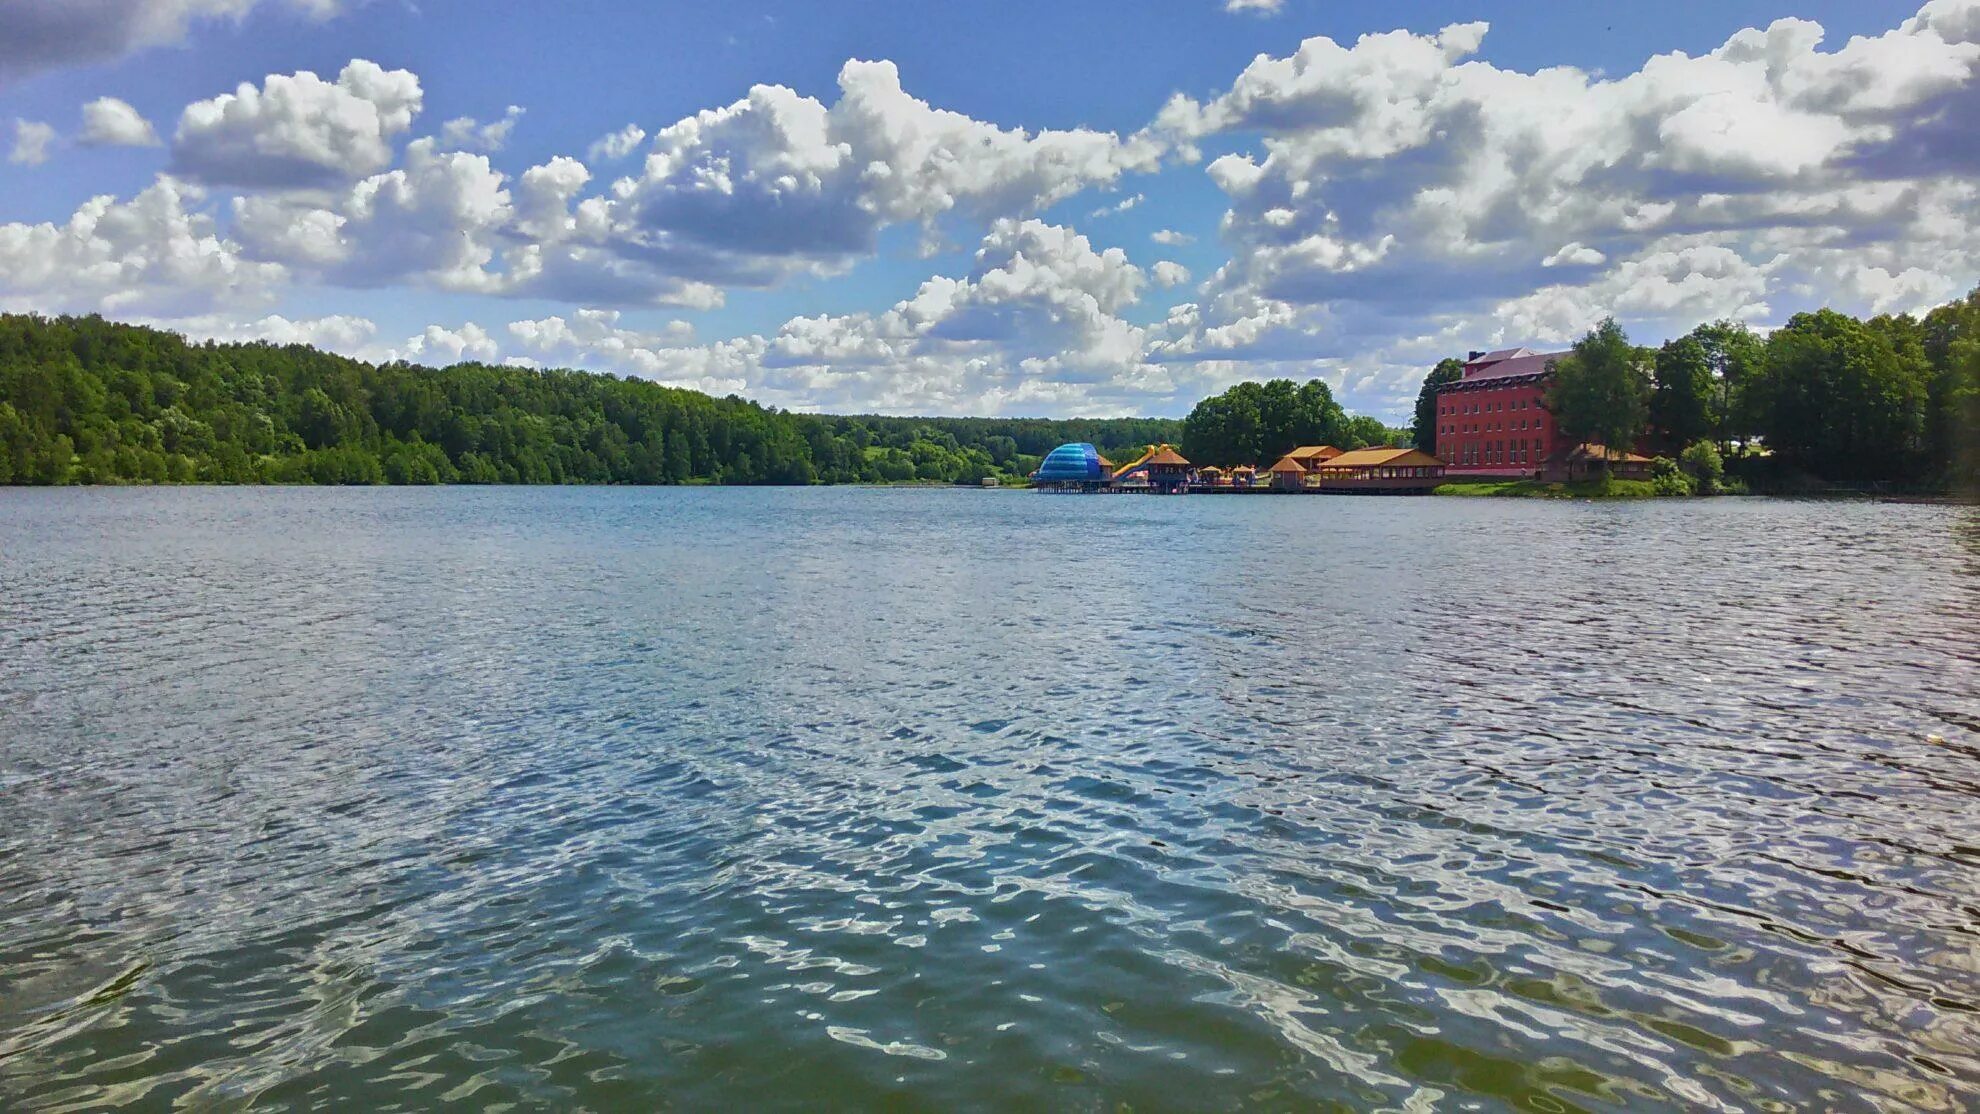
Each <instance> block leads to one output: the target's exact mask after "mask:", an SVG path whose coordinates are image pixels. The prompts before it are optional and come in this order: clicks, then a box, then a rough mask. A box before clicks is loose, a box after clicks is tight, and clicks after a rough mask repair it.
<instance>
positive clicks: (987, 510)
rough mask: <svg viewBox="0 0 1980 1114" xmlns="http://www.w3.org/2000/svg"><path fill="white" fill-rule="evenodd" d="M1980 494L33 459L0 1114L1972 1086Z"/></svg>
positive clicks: (1577, 1099)
mask: <svg viewBox="0 0 1980 1114" xmlns="http://www.w3.org/2000/svg"><path fill="white" fill-rule="evenodd" d="M1976 589H1980V523H1977V522H1976V519H1975V516H1974V514H1973V512H1972V511H1970V510H1961V509H1954V508H1947V507H1921V506H1895V505H1878V504H1872V503H1826V502H1825V503H1814V502H1809V503H1802V502H1784V501H1783V502H1775V501H1761V500H1718V501H1707V502H1697V503H1676V502H1657V503H1643V504H1615V505H1591V504H1576V503H1551V502H1530V501H1503V500H1461V499H1414V500H1407V499H1346V498H1333V499H1328V498H1310V499H1283V498H1271V499H1266V498H1259V499H1243V498H1203V497H1196V498H1187V499H1153V498H1143V499H1125V498H1065V497H1059V498H1047V497H1041V496H1037V495H1033V494H1030V493H1020V492H975V491H928V490H857V489H837V490H831V489H816V490H694V489H672V490H669V489H643V490H631V489H616V490H615V489H588V490H579V489H508V490H501V489H489V490H483V489H455V490H424V491H414V490H349V491H346V490H70V491H19V490H15V491H0V1108H6V1109H10V1110H42V1109H48V1110H55V1109H85V1108H97V1107H101V1106H104V1105H109V1104H118V1103H130V1104H137V1105H139V1106H143V1107H148V1108H163V1107H169V1106H171V1105H173V1104H175V1103H177V1104H182V1105H185V1106H189V1107H194V1108H208V1107H214V1106H220V1107H237V1106H242V1105H248V1104H252V1105H256V1106H263V1107H269V1108H291V1109H294V1108H323V1109H391V1108H396V1107H407V1108H414V1107H420V1108H423V1107H431V1106H436V1105H445V1104H449V1103H457V1104H460V1105H462V1106H466V1107H485V1106H490V1105H494V1104H498V1103H505V1102H508V1103H520V1104H523V1105H526V1106H542V1105H549V1106H555V1107H565V1108H575V1107H587V1108H591V1109H598V1110H606V1109H625V1110H640V1109H651V1108H654V1107H656V1106H671V1107H678V1108H727V1109H761V1108H765V1107H775V1106H795V1105H827V1106H836V1107H875V1106H884V1107H889V1108H915V1109H944V1108H949V1109H953V1108H955V1107H957V1106H962V1105H971V1106H985V1105H999V1106H1008V1107H1028V1108H1039V1107H1046V1108H1054V1109H1094V1110H1113V1109H1116V1108H1117V1107H1119V1106H1120V1105H1121V1104H1126V1105H1127V1106H1129V1107H1132V1108H1133V1109H1136V1110H1151V1109H1176V1108H1186V1109H1229V1108H1240V1107H1258V1108H1290V1107H1300V1108H1308V1107H1313V1106H1323V1107H1339V1108H1343V1109H1369V1108H1378V1107H1388V1108H1396V1109H1417V1110H1429V1109H1462V1108H1478V1109H1529V1110H1539V1111H1560V1110H1572V1109H1657V1108H1667V1107H1688V1108H1705V1109H1749V1110H1751V1109H1806V1108H1826V1109H1839V1110H1851V1109H1871V1108H1880V1107H1881V1108H1894V1107H1906V1108H1918V1109H1927V1110H1960V1109H1967V1110H1970V1109H1974V1108H1975V1107H1976V1105H1977V1104H1980V1014H1976V1012H1975V1011H1976V1010H1980V602H1976V601H1980V591H1977V590H1976Z"/></svg>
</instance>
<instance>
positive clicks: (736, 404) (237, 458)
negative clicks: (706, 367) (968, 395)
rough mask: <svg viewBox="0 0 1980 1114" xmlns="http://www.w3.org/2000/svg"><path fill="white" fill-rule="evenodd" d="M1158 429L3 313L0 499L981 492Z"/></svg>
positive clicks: (1168, 423) (1166, 428)
mask: <svg viewBox="0 0 1980 1114" xmlns="http://www.w3.org/2000/svg"><path fill="white" fill-rule="evenodd" d="M1180 436H1181V423H1180V422H1177V421H1175V420H1172V419H1161V418H1109V419H1074V420H1066V421H1053V420H1047V419H1031V418H1020V419H999V418H893V417H878V416H865V415H861V416H847V417H831V416H819V415H809V414H793V413H788V412H785V411H780V410H776V409H772V408H766V407H762V406H758V405H756V404H755V403H752V402H748V401H746V400H744V399H741V398H737V397H734V396H731V397H727V398H712V397H710V396H708V395H705V394H701V393H699V392H696V391H686V390H678V389H675V388H670V387H663V386H660V385H659V384H656V383H650V382H646V381H643V380H636V379H621V378H618V377H616V376H611V375H596V374H590V373H585V372H574V371H537V370H532V369H528V368H513V367H490V366H487V365H483V364H458V365H455V366H453V367H448V368H437V369H436V368H426V367H419V366H415V365H412V364H405V363H393V364H384V365H372V364H367V363H364V362H362V361H358V360H350V359H345V358H344V357H341V356H334V355H331V354H329V353H325V352H319V351H316V350H315V349H312V348H308V347H304V346H301V345H291V346H285V347H278V346H275V345H269V344H192V343H188V342H187V341H186V340H185V339H184V338H183V337H180V336H178V335H177V334H174V333H167V332H161V331H159V330H155V329H148V328H141V327H137V326H130V325H118V324H112V323H110V322H107V321H104V320H102V319H101V318H95V317H85V318H57V319H48V318H40V317H31V316H17V315H0V483H113V482H114V483H129V482H138V483H144V482H211V483H266V482H275V483H455V482H465V483H643V484H659V483H675V484H677V483H693V482H709V483H771V484H804V483H814V482H823V483H854V482H882V481H909V480H919V481H924V482H965V483H973V482H976V481H977V480H979V479H981V478H982V477H984V476H990V475H1001V476H1003V477H1005V478H1007V479H1021V478H1022V477H1023V476H1025V475H1026V474H1028V473H1029V472H1030V471H1031V470H1032V469H1033V468H1035V467H1037V463H1038V459H1039V458H1040V457H1041V456H1043V455H1044V454H1045V453H1047V452H1049V451H1051V449H1052V447H1053V446H1054V445H1057V444H1060V443H1062V442H1064V441H1092V442H1094V443H1095V444H1096V445H1099V446H1100V448H1101V451H1103V452H1109V453H1116V454H1124V453H1127V452H1129V451H1131V450H1135V449H1138V448H1139V447H1140V446H1143V445H1146V444H1149V443H1152V442H1158V441H1175V440H1177V439H1179V438H1180Z"/></svg>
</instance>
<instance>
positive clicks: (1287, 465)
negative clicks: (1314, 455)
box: [1271, 453, 1306, 472]
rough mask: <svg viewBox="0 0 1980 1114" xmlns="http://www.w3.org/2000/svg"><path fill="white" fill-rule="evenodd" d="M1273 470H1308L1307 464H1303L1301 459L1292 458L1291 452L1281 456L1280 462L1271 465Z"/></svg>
mask: <svg viewBox="0 0 1980 1114" xmlns="http://www.w3.org/2000/svg"><path fill="white" fill-rule="evenodd" d="M1271 471H1274V472H1304V471H1306V466H1305V465H1304V464H1301V463H1300V462H1299V461H1297V460H1294V459H1293V458H1292V455H1291V454H1290V453H1288V454H1287V455H1285V456H1282V457H1280V458H1279V462H1278V463H1277V464H1274V465H1273V466H1272V467H1271Z"/></svg>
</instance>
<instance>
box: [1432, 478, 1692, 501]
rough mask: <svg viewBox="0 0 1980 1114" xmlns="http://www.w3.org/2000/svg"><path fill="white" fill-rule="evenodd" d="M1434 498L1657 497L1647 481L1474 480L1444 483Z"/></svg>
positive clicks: (1654, 487)
mask: <svg viewBox="0 0 1980 1114" xmlns="http://www.w3.org/2000/svg"><path fill="white" fill-rule="evenodd" d="M1435 494H1437V495H1462V496H1472V497H1479V496H1497V497H1501V498H1511V499H1649V498H1652V497H1654V496H1656V494H1657V489H1656V486H1655V485H1653V484H1652V483H1650V481H1648V480H1608V481H1606V482H1604V481H1602V480H1584V481H1579V482H1576V483H1542V482H1540V481H1539V480H1489V481H1488V480H1474V481H1466V482H1461V483H1447V484H1444V485H1443V486H1441V487H1439V488H1437V490H1436V492H1435Z"/></svg>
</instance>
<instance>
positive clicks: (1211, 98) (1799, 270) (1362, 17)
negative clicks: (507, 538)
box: [0, 0, 1980, 422]
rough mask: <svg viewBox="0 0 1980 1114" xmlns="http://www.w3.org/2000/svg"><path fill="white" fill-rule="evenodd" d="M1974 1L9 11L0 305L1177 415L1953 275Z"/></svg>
mask: <svg viewBox="0 0 1980 1114" xmlns="http://www.w3.org/2000/svg"><path fill="white" fill-rule="evenodd" d="M1974 120H1980V0H1930V2H1928V3H1924V4H1923V5H1922V6H1921V5H1919V4H1917V3H1884V2H1881V0H1847V2H1831V0H1783V2H1772V0H1718V2H1715V3H1702V2H1687V0H1669V2H1666V3H1660V4H1628V5H1622V4H1615V5H1611V4H1578V5H1565V4H1559V3H1555V2H1552V0H1548V2H1524V0H1423V2H1418V3H1409V4H1396V3H1391V2H1359V0H1166V2H1160V3H1155V2H1149V0H1135V2H1120V3H1111V2H1081V3H1066V2H1064V0H1057V2H1054V3H1032V2H1029V0H1006V2H1003V3H990V2H958V3H949V4H926V3H915V4H907V3H878V2H873V3H862V2H853V0H845V2H834V3H817V2H812V3H792V4H773V3H759V2H754V0H737V2H730V3H723V4H706V3H634V2H632V0H620V2H617V3H608V2H603V0H561V2H559V3H557V4H542V3H527V2H523V0H417V3H415V2H412V0H0V311H13V312H39V313H50V314H52V313H102V314H104V315H105V316H108V317H111V318H115V319H119V320H126V321H135V322H142V323H147V324H154V325H158V326H161V327H165V328H171V329H175V330H178V331H181V332H184V333H186V334H188V335H190V336H193V337H196V338H214V339H223V340H257V339H259V340H269V341H274V342H279V343H289V342H304V343H309V344H314V345H317V346H319V347H323V348H327V349H331V350H335V351H339V352H343V353H346V354H349V355H352V356H357V357H360V358H364V359H372V360H387V359H406V360H412V361H416V362H420V363H425V364H432V365H444V364H449V363H453V362H456V361H459V360H480V361H485V362H491V363H513V364H518V365H523V366H539V367H579V368H585V369H589V370H595V371H608V372H613V373H618V374H624V375H632V376H639V377H642V378H647V379H652V380H655V381H659V382H663V383H667V384H671V385H675V386H684V387H692V388H695V389H699V390H705V391H709V392H712V393H716V394H730V393H734V394H741V395H744V396H746V397H749V398H753V399H756V400H758V401H760V402H763V403H766V404H770V405H776V406H782V407H787V408H791V409H797V410H824V411H833V412H842V413H845V412H881V413H902V414H944V415H963V414H982V415H1028V416H1075V415H1084V416H1102V415H1126V414H1137V415H1161V416H1179V415H1181V414H1184V413H1187V412H1188V410H1189V408H1190V407H1191V406H1192V405H1193V404H1194V403H1195V402H1196V400H1198V399H1200V398H1202V397H1204V396H1206V395H1209V394H1213V393H1216V392H1217V391H1220V390H1222V389H1224V388H1225V387H1227V386H1229V385H1231V384H1232V383H1236V382H1239V381H1241V380H1245V379H1264V378H1271V377H1279V376H1284V377H1290V378H1294V379H1299V380H1304V379H1309V378H1320V379H1324V380H1326V381H1327V382H1328V383H1329V385H1330V386H1332V388H1333V389H1334V391H1335V394H1336V396H1337V397H1339V398H1340V399H1341V400H1342V402H1343V403H1344V404H1345V405H1346V406H1347V407H1348V408H1349V409H1350V410H1353V411H1356V412H1360V413H1369V414H1375V415H1377V416H1380V417H1383V418H1385V419H1388V420H1390V421H1392V422H1400V421H1402V420H1403V419H1404V418H1405V417H1406V416H1407V414H1408V412H1409V410H1410V408H1411V405H1412V403H1413V401H1414V399H1415V395H1416V391H1417V387H1418V385H1419V383H1420V381H1421V379H1422V376H1423V374H1424V371H1425V370H1426V369H1427V368H1428V367H1430V366H1432V365H1434V364H1435V363H1436V362H1437V360H1438V359H1440V358H1442V357H1445V356H1450V355H1463V354H1464V353H1465V352H1467V351H1469V350H1473V349H1491V348H1501V347H1511V346H1517V345H1526V346H1531V347H1535V348H1543V349H1544V348H1550V347H1551V348H1558V347H1564V346H1565V345H1566V344H1567V343H1569V342H1571V341H1572V340H1573V339H1574V338H1575V337H1577V336H1579V335H1580V334H1581V333H1583V332H1585V331H1586V330H1587V329H1588V328H1589V327H1590V326H1591V325H1593V324H1594V323H1595V322H1596V321H1598V320H1600V319H1601V318H1602V317H1605V316H1610V315H1613V316H1615V317H1616V318H1617V319H1619V320H1620V321H1621V322H1622V323H1623V324H1624V325H1625V327H1626V328H1627V329H1628V330H1629V331H1630V334H1631V336H1632V338H1633V339H1635V340H1636V341H1637V342H1638V343H1651V344H1654V343H1659V342H1661V341H1663V340H1664V339H1667V338H1669V337H1672V336H1676V335H1680V334H1682V333H1684V332H1686V331H1688V330H1689V329H1690V328H1692V327H1693V326H1694V325H1697V324H1699V323H1701V322H1704V321H1709V320H1717V319H1724V318H1731V319H1736V320H1741V321H1745V322H1748V323H1749V324H1751V325H1753V326H1754V327H1756V328H1761V329H1765V328H1768V327H1772V326H1776V325H1779V324H1781V323H1782V322H1784V321H1785V320H1786V319H1787V318H1788V317H1789V316H1790V315H1792V314H1794V313H1796V312H1801V311H1804V310H1809V309H1813V308H1818V307H1821V306H1833V307H1835V308H1837V309H1842V310H1845V311H1847V312H1851V313H1858V314H1868V313H1882V312H1916V311H1920V310H1923V309H1926V308H1929V307H1931V306H1933V305H1936V304H1940V303H1942V302H1945V301H1948V300H1951V299H1952V298H1954V297H1957V296H1959V295H1961V294H1964V293H1965V292H1966V291H1967V290H1969V289H1971V288H1972V287H1973V286H1974V285H1975V283H1976V282H1977V281H1980V220H1976V219H1975V218H1976V217H1977V216H1980V186H1976V182H1980V127H1976V126H1975V125H1974V124H1973V123H1972V121H1974Z"/></svg>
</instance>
